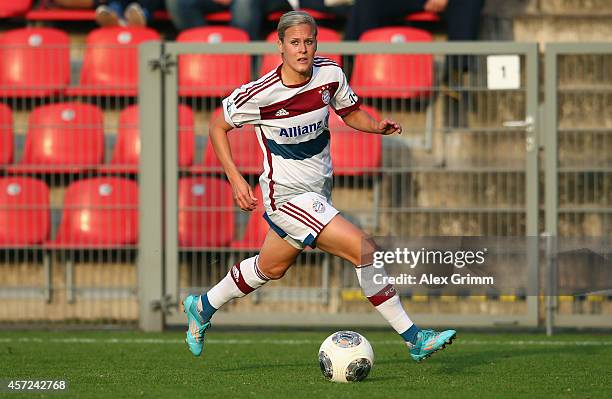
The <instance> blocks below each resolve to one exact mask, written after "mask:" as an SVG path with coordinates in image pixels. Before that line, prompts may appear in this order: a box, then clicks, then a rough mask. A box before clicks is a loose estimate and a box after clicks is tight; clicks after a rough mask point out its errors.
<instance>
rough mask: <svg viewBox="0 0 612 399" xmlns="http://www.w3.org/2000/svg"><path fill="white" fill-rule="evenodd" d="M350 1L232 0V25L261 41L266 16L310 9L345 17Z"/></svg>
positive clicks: (252, 38) (263, 36) (263, 35)
mask: <svg viewBox="0 0 612 399" xmlns="http://www.w3.org/2000/svg"><path fill="white" fill-rule="evenodd" d="M350 2H351V0H233V1H232V6H231V8H232V25H234V26H236V27H238V28H241V29H244V30H245V31H246V32H247V33H248V34H249V37H250V38H251V40H263V39H265V34H264V32H263V29H262V27H263V25H264V23H265V22H266V17H267V15H268V14H271V13H273V12H287V11H292V10H299V9H310V10H315V11H320V12H324V13H329V14H334V15H337V16H341V17H347V16H348V12H349V5H348V4H347V3H350Z"/></svg>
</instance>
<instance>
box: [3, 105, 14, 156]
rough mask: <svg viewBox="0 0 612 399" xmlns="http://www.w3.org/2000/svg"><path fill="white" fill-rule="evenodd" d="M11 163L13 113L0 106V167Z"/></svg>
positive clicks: (7, 108)
mask: <svg viewBox="0 0 612 399" xmlns="http://www.w3.org/2000/svg"><path fill="white" fill-rule="evenodd" d="M11 162H13V112H12V111H11V109H10V108H9V107H8V106H7V105H6V104H0V165H8V164H10V163H11Z"/></svg>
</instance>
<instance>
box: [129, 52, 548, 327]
mask: <svg viewBox="0 0 612 399" xmlns="http://www.w3.org/2000/svg"><path fill="white" fill-rule="evenodd" d="M154 47H155V45H153V44H151V45H150V46H149V48H148V49H147V50H146V51H154V50H153V48H154ZM275 51H276V49H275V47H274V46H273V45H270V44H251V45H249V46H248V47H247V46H244V45H240V44H231V43H230V44H226V45H224V46H223V47H222V48H221V47H220V46H218V45H201V44H199V43H198V44H194V43H188V44H185V43H166V44H165V46H164V48H163V49H162V50H160V60H162V62H161V63H160V64H158V66H159V68H161V69H163V70H164V72H165V73H164V81H163V87H164V89H165V91H164V95H163V98H164V99H165V101H164V103H163V104H151V105H150V106H151V109H153V107H155V106H162V107H163V109H164V111H163V112H162V113H163V114H164V115H166V116H170V118H172V116H176V115H178V113H177V112H178V108H177V104H184V103H186V104H189V105H190V106H191V107H193V108H194V109H195V110H196V113H203V114H204V115H210V114H214V112H215V111H214V109H215V108H216V107H217V106H218V104H219V103H218V99H213V100H210V99H200V98H196V99H194V98H190V97H189V96H188V95H187V94H188V93H187V92H186V91H185V88H184V87H183V86H182V84H183V82H184V81H183V80H182V78H181V71H182V69H181V68H182V67H185V65H184V63H185V61H186V60H189V61H190V62H191V61H193V60H194V59H197V58H196V57H197V56H196V54H198V56H199V57H202V58H201V60H204V59H205V57H207V56H208V55H207V54H214V55H215V57H216V58H217V60H218V61H219V62H220V61H221V60H222V58H223V57H228V56H229V57H235V56H236V55H235V54H249V55H251V56H252V59H251V61H250V63H249V62H245V64H246V65H247V66H249V64H250V66H251V68H252V71H253V73H252V76H253V77H257V76H260V75H259V74H258V73H259V71H260V68H261V67H260V65H261V64H264V65H265V64H266V56H267V55H266V54H273V52H275ZM319 53H322V54H327V55H329V56H330V58H331V57H338V58H337V60H338V61H339V62H341V63H342V65H343V66H344V69H345V71H347V73H348V76H349V81H350V82H351V85H352V86H353V88H354V90H355V91H356V92H357V93H358V94H359V95H360V96H361V97H362V99H363V101H364V103H365V106H366V109H368V110H370V112H374V113H379V114H383V115H385V116H389V117H392V118H395V119H398V120H400V121H401V122H402V124H403V125H404V126H405V127H406V129H405V130H406V132H405V134H404V135H403V136H402V137H384V138H382V139H381V138H380V137H379V136H375V139H376V140H380V141H379V142H372V141H366V140H369V139H370V137H372V136H365V135H364V136H363V138H362V136H361V135H359V134H358V133H356V132H350V129H348V128H346V127H343V125H342V123H341V122H339V121H338V122H337V124H336V126H334V123H335V122H334V121H332V120H330V126H331V128H332V131H333V132H334V133H332V158H333V159H334V162H335V171H336V179H335V186H334V193H333V201H334V204H335V206H336V207H338V209H340V210H341V211H342V212H343V213H344V214H345V215H347V217H348V218H350V219H351V220H353V221H354V222H355V223H357V224H358V225H360V226H361V227H363V228H364V229H365V230H366V231H367V232H368V233H370V234H373V235H381V236H400V237H410V236H415V237H416V236H440V235H447V236H452V235H499V236H523V237H527V236H529V235H531V236H537V203H538V191H537V187H538V173H537V170H538V166H537V146H536V145H531V146H525V142H528V143H535V129H534V125H533V124H534V123H535V120H536V117H537V104H538V100H537V81H538V76H537V49H536V46H535V45H530V44H526V45H522V44H508V43H505V44H503V45H496V46H495V47H493V46H491V44H485V43H476V44H467V43H464V44H457V43H453V44H449V43H401V44H394V45H381V44H363V43H359V44H353V43H338V44H331V43H320V49H319ZM162 54H163V55H162ZM205 54H206V55H205ZM508 54H514V55H515V58H514V59H513V60H512V61H516V62H517V63H518V66H517V68H519V69H520V70H521V71H523V72H522V73H519V72H518V71H517V77H518V78H517V79H518V81H517V82H515V86H513V87H512V88H510V89H505V88H499V89H495V90H491V89H490V88H489V86H488V83H487V82H488V79H487V76H486V71H487V63H488V62H491V61H489V60H490V59H491V58H490V57H491V56H493V57H495V56H499V55H508ZM208 57H209V56H208ZM377 57H378V59H377ZM493 60H494V61H495V60H496V59H495V58H493ZM377 62H381V63H384V65H391V66H393V65H395V66H396V69H392V70H390V71H388V72H387V74H388V75H389V76H394V79H393V80H391V81H384V80H382V81H376V80H374V78H372V77H368V76H367V72H368V71H371V68H372V67H373V65H376V63H377ZM364 64H365V69H364ZM168 65H170V67H169V68H166V67H167V66H168ZM174 65H176V66H177V67H174ZM228 65H233V67H236V65H237V63H236V62H232V63H228ZM226 70H228V71H230V72H229V73H228V74H227V75H228V76H234V75H238V73H237V72H236V71H234V70H231V69H230V67H229V66H228V67H227V68H226ZM152 74H153V75H154V76H157V74H156V73H154V72H152ZM414 75H417V76H420V77H421V80H416V81H415V80H414V79H415V78H414ZM221 76H223V75H221ZM368 79H370V80H368ZM411 79H412V80H411ZM222 81H225V79H224V78H222V77H221V78H219V79H218V84H219V85H221V82H222ZM190 84H192V85H193V84H194V82H190ZM146 86H147V87H152V86H151V85H148V84H147V85H146ZM235 86H236V85H235V84H231V85H228V87H226V88H225V90H226V91H225V93H229V92H230V91H231V90H233V89H234V88H235ZM196 87H197V85H196ZM146 98H152V97H151V96H147V97H146ZM141 105H142V106H143V109H146V108H147V105H146V104H144V103H143V104H141ZM151 112H153V111H151ZM332 118H333V117H330V119H332ZM204 119H207V117H206V116H205V117H204ZM176 126H177V121H176V119H175V120H170V119H166V123H165V124H164V127H165V129H166V131H165V134H163V133H162V132H161V131H160V132H159V135H160V137H161V136H164V137H165V138H166V141H165V156H166V161H168V159H170V158H171V157H173V156H174V154H176V147H175V146H176V145H177V144H176V143H172V142H171V141H172V138H174V137H177V135H176ZM202 133H204V132H202ZM343 133H349V134H351V136H350V137H351V138H350V141H346V142H341V143H342V144H343V147H344V148H346V147H348V148H350V149H351V151H350V152H349V153H348V154H346V155H347V156H348V158H349V159H343V158H342V156H343V154H342V153H341V152H337V153H336V152H334V140H336V138H337V139H338V140H341V139H342V136H341V134H343ZM198 134H199V132H198V131H197V130H196V135H198ZM200 134H201V133H200ZM232 134H234V133H233V132H230V136H231V135H232ZM235 134H236V136H238V135H240V136H239V137H240V138H241V140H242V141H243V142H242V143H234V142H232V145H236V147H233V151H234V152H236V151H238V152H239V153H240V154H246V153H249V152H250V153H253V152H255V153H256V152H258V151H259V149H258V148H257V143H256V142H255V141H254V140H253V141H252V142H251V145H252V147H251V149H244V150H243V149H240V147H239V146H240V145H241V144H243V145H244V141H248V140H249V138H248V134H249V132H248V131H242V132H239V133H235ZM251 134H252V133H251ZM336 134H337V136H336ZM203 135H205V133H204V134H203ZM168 138H170V141H168ZM230 140H231V137H230ZM360 140H363V141H360ZM373 140H374V139H373ZM341 148H342V147H341ZM378 151H379V152H378ZM377 152H378V153H377ZM370 154H373V155H372V156H371V157H370V156H369V155H370ZM379 154H380V155H379ZM204 156H206V153H205V154H204ZM372 158H377V159H376V160H374V161H372ZM258 162H260V161H258ZM351 162H352V164H351ZM343 163H346V164H348V165H351V167H348V168H347V167H345V168H343V167H342V166H344V165H345V164H343ZM175 165H176V163H175V161H174V160H170V162H166V163H165V166H166V168H165V170H164V171H162V170H159V171H155V173H157V174H160V173H163V175H164V176H165V180H164V186H163V191H164V192H165V193H166V194H168V193H170V197H171V199H170V200H168V199H167V200H166V208H165V213H164V214H165V220H163V221H158V222H157V223H158V224H162V223H163V224H164V225H165V228H166V233H167V235H166V237H165V239H166V241H165V246H164V248H165V250H166V253H165V256H164V257H162V258H159V259H160V261H159V262H158V266H157V267H158V268H159V269H158V270H164V271H165V282H164V285H163V288H162V289H161V291H163V292H164V293H165V295H166V296H165V299H164V301H162V302H163V303H162V304H160V305H161V306H162V307H165V305H168V306H169V307H172V306H173V305H174V304H176V303H178V302H179V301H180V298H182V297H184V296H185V295H186V294H188V293H197V292H201V291H202V290H205V289H207V288H209V287H210V286H211V285H213V284H214V283H216V281H217V280H218V279H219V278H221V277H222V276H223V275H224V274H225V273H226V272H227V270H228V267H229V265H231V264H232V262H233V261H235V260H240V259H241V258H243V257H245V254H246V253H248V251H245V250H244V249H245V248H244V247H242V246H241V245H242V244H243V242H244V240H247V236H248V235H249V233H250V230H249V227H248V224H249V222H250V220H246V219H247V218H245V215H240V214H238V215H240V216H242V218H243V220H242V222H241V221H240V220H238V221H235V222H234V223H231V222H229V223H228V222H226V223H222V224H221V226H219V225H218V224H215V229H216V230H215V231H216V232H217V234H219V235H224V232H226V231H227V229H229V228H231V226H233V225H235V226H236V227H237V228H236V231H234V232H232V233H231V234H229V235H230V236H232V237H234V239H233V240H232V239H230V240H228V245H227V246H226V247H225V248H223V249H222V250H220V249H219V248H207V247H206V245H196V246H192V245H190V244H189V243H187V245H185V244H186V243H185V241H184V238H181V236H180V235H181V231H183V232H184V229H183V227H184V226H182V225H181V213H182V212H185V211H186V209H185V208H182V206H185V205H186V204H183V205H181V204H180V202H181V200H180V197H181V192H182V191H183V189H182V188H180V186H181V183H184V180H183V179H185V178H186V177H184V176H185V173H188V172H189V170H185V169H181V168H178V169H177V168H176V167H175ZM152 166H153V165H149V167H145V168H144V169H143V173H146V172H147V171H150V172H151V173H153V169H152ZM245 167H246V166H245ZM191 172H193V169H191ZM206 172H208V173H206ZM215 172H218V170H211V169H208V170H206V169H204V173H206V175H205V176H206V177H204V178H205V179H210V178H211V177H213V178H214V177H217V175H216V174H215ZM245 173H247V174H248V172H246V171H245ZM141 178H143V181H149V182H151V183H155V182H158V186H157V187H156V188H155V190H162V187H161V185H160V183H159V182H160V180H159V179H157V180H156V179H154V178H151V179H146V178H145V176H144V175H141ZM189 178H191V177H189ZM251 181H252V182H253V185H255V184H256V181H255V179H253V180H251ZM189 184H190V187H191V191H192V192H194V190H195V191H198V190H199V192H202V191H204V190H207V189H209V188H210V189H211V190H216V191H215V192H217V193H219V192H220V191H221V190H220V189H218V188H213V187H215V184H217V183H216V182H213V181H211V180H206V181H200V182H199V184H200V186H198V182H194V181H190V182H189ZM175 187H176V188H175ZM175 192H178V193H179V194H178V196H175V195H173V194H172V193H175ZM218 195H219V194H218ZM176 198H179V200H178V201H179V204H177V203H174V200H175V199H176ZM215 202H216V204H217V206H218V204H219V203H220V202H219V201H215ZM143 205H144V204H143ZM226 206H231V203H230V204H229V205H226ZM207 212H208V211H207ZM147 213H149V212H147ZM177 215H178V217H177ZM208 216H209V217H210V216H211V215H208ZM234 216H236V215H234ZM250 218H260V215H259V214H255V215H252V216H250ZM226 220H228V219H226ZM204 223H205V222H204ZM147 230H150V231H154V229H153V228H151V229H147ZM176 231H178V232H179V233H178V236H177V235H175V233H174V232H176ZM243 234H246V236H245V235H243ZM160 238H162V237H156V238H155V239H156V240H157V239H160ZM236 240H238V242H236ZM259 242H261V241H255V242H252V243H251V245H250V248H248V247H249V246H247V248H248V249H249V250H250V251H252V252H256V251H257V248H258V245H259ZM200 244H202V243H200ZM253 244H254V245H253ZM151 245H152V244H151ZM142 251H144V249H142ZM523 261H524V262H525V263H526V264H529V267H528V270H529V275H530V280H529V284H532V285H533V286H537V281H538V279H537V270H538V250H537V247H535V248H531V249H530V251H529V255H528V256H526V257H525V258H524V259H523ZM147 266H148V267H150V266H151V265H150V264H147ZM157 287H159V285H158V286H157ZM161 291H160V292H161ZM483 299H486V298H483V296H482V295H467V296H466V297H464V298H460V297H456V296H443V297H436V298H429V297H423V296H419V295H410V296H407V297H405V298H404V300H405V302H406V303H405V305H406V307H407V308H408V309H409V312H411V314H412V315H414V317H415V318H418V319H419V320H422V321H423V322H424V323H426V324H433V325H441V324H449V323H457V322H459V323H461V324H463V325H493V324H499V323H508V324H518V325H536V324H537V321H538V319H537V297H535V296H527V297H519V296H517V295H512V296H505V298H504V300H493V301H491V302H488V301H486V300H483ZM490 299H492V298H490ZM498 299H499V298H498ZM164 304H165V305H164ZM215 320H216V322H217V323H218V324H219V323H221V324H223V323H228V324H274V325H301V324H308V325H317V324H318V325H324V324H334V325H342V324H344V325H346V324H350V323H356V322H359V324H361V325H382V324H383V323H384V321H383V320H382V318H380V317H379V316H378V315H377V314H376V313H375V312H373V311H372V309H371V307H370V306H369V304H368V303H367V302H366V301H364V298H363V297H362V296H361V294H360V289H359V287H358V285H357V280H356V277H355V273H354V271H353V269H352V267H350V266H349V265H346V264H344V263H343V262H342V261H340V260H338V259H333V258H330V257H329V256H327V255H325V254H321V253H317V252H311V253H306V254H304V256H303V257H302V258H300V260H299V261H298V263H297V264H296V265H295V266H293V267H292V268H291V269H290V271H289V272H288V274H287V275H286V276H285V277H284V278H283V279H282V280H280V281H278V282H276V281H275V282H272V283H270V284H268V285H266V286H265V287H263V288H262V289H261V290H259V291H258V292H257V293H256V295H253V296H252V297H250V298H247V299H243V300H241V301H236V302H234V303H232V304H231V305H230V306H228V307H227V308H224V309H223V311H222V312H218V313H217V315H216V316H215ZM165 321H166V323H167V324H182V323H183V317H182V315H181V314H178V313H169V314H168V315H167V317H166V320H165ZM156 322H158V323H159V322H160V321H159V320H156Z"/></svg>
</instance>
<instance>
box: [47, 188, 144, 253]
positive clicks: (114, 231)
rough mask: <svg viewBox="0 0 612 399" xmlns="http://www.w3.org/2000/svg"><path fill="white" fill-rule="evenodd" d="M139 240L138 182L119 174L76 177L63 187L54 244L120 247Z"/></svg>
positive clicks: (97, 247)
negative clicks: (62, 203)
mask: <svg viewBox="0 0 612 399" xmlns="http://www.w3.org/2000/svg"><path fill="white" fill-rule="evenodd" d="M137 243H138V184H137V183H136V182H134V181H132V180H127V179H121V178H118V177H100V178H94V179H86V180H79V181H76V182H74V183H72V184H70V186H68V188H67V189H66V193H65V195H64V211H63V215H62V221H61V223H60V226H59V230H58V232H57V237H56V238H55V240H53V241H51V242H49V243H48V246H49V247H54V248H75V249H77V248H89V249H101V248H119V247H128V246H135V245H136V244H137Z"/></svg>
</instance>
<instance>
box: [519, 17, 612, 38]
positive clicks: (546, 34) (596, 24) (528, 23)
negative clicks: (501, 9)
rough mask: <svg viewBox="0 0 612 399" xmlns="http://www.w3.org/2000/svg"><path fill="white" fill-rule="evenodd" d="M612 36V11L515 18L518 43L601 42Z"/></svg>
mask: <svg viewBox="0 0 612 399" xmlns="http://www.w3.org/2000/svg"><path fill="white" fill-rule="evenodd" d="M611 36H612V12H611V13H597V14H581V15H576V14H575V13H568V14H564V15H554V14H523V15H521V16H518V17H516V18H514V40H516V41H519V42H534V41H536V42H539V43H542V44H545V43H550V42H602V41H608V40H609V38H610V37H611Z"/></svg>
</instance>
